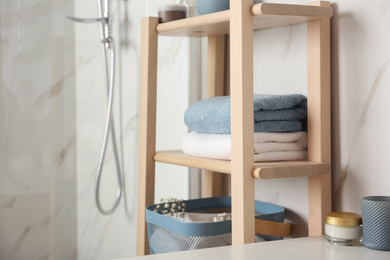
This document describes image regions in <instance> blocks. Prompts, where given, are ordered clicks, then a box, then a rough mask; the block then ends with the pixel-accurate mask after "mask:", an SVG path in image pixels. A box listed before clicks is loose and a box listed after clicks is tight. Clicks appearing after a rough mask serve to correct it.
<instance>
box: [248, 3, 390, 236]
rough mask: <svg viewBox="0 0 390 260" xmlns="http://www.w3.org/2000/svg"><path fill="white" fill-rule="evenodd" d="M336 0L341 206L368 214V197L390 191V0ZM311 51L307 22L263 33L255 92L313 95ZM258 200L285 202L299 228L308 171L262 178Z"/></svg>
mask: <svg viewBox="0 0 390 260" xmlns="http://www.w3.org/2000/svg"><path fill="white" fill-rule="evenodd" d="M267 2H270V1H267ZM272 2H274V1H272ZM278 2H283V3H297V4H298V3H300V4H306V1H300V0H294V1H292V0H291V1H289V0H284V1H283V0H281V1H278ZM331 4H332V7H333V8H334V12H335V13H334V16H333V18H332V24H331V29H332V32H331V34H332V35H331V37H332V39H331V48H332V70H331V72H332V164H333V165H332V178H333V180H332V192H333V209H334V210H343V211H351V212H356V213H360V212H361V207H360V198H361V197H363V196H367V195H390V193H389V188H388V185H387V184H388V183H389V182H390V174H389V172H388V167H387V166H386V163H387V159H386V157H387V156H388V155H389V154H390V137H389V134H388V133H389V131H390V121H389V120H387V114H388V111H390V104H389V102H388V101H387V96H389V94H390V89H389V88H388V87H387V86H388V85H389V84H390V71H389V61H390V49H389V46H390V36H389V34H388V33H387V31H388V29H387V27H388V26H387V25H388V24H389V23H390V2H389V1H386V0H375V1H371V2H370V3H368V2H366V1H362V0H358V1H356V0H336V1H331ZM306 57H307V55H306V26H305V25H295V26H289V27H283V28H277V29H268V30H264V31H260V32H256V33H255V35H254V61H255V68H254V70H255V73H254V75H255V78H254V84H255V93H275V94H276V93H292V92H296V93H303V94H305V93H306V76H307V72H306ZM256 198H257V199H259V200H265V201H270V202H273V203H277V204H280V205H283V206H285V207H286V208H287V209H288V210H289V217H290V218H291V219H292V220H293V221H294V222H296V223H298V225H296V226H302V227H303V226H304V224H305V223H306V222H307V207H306V205H307V179H306V178H305V177H303V178H294V179H285V180H266V181H256ZM305 233H306V232H305V230H304V229H302V230H301V231H299V232H295V234H294V235H295V236H301V235H305Z"/></svg>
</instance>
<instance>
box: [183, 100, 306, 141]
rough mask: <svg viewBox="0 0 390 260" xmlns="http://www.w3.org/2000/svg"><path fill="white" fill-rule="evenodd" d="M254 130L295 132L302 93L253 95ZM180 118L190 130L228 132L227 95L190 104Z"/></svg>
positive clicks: (301, 112) (302, 112)
mask: <svg viewBox="0 0 390 260" xmlns="http://www.w3.org/2000/svg"><path fill="white" fill-rule="evenodd" d="M253 99H254V100H253V101H254V103H253V109H254V131H255V132H296V131H301V130H302V122H301V121H300V120H303V119H305V117H306V114H307V112H306V111H307V100H306V97H305V96H303V95H300V94H291V95H254V98H253ZM184 122H185V124H186V125H187V126H188V128H190V129H191V130H193V131H198V132H203V133H211V134H230V97H229V96H223V97H213V98H208V99H204V100H200V101H198V102H196V103H194V104H192V105H191V106H190V107H189V108H188V109H187V111H186V112H185V115H184Z"/></svg>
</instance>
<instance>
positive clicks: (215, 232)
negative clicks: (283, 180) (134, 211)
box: [146, 197, 285, 254]
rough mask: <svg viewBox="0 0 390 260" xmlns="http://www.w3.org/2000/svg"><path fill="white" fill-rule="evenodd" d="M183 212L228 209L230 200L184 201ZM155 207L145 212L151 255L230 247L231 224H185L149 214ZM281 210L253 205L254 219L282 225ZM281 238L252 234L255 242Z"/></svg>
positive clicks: (228, 198)
mask: <svg viewBox="0 0 390 260" xmlns="http://www.w3.org/2000/svg"><path fill="white" fill-rule="evenodd" d="M184 202H185V203H186V204H187V211H189V212H191V211H199V210H207V209H215V208H231V198H230V197H216V198H206V199H195V200H187V201H184ZM157 205H158V204H155V205H151V206H149V207H148V208H147V209H146V222H147V226H148V237H149V248H150V253H151V254H157V253H168V252H176V251H185V250H194V249H200V248H210V247H217V246H227V245H231V232H232V231H231V221H230V220H228V221H221V222H206V223H186V222H181V221H178V220H175V219H173V218H170V217H167V216H164V215H162V214H159V213H155V212H153V210H154V209H155V208H156V206H157ZM284 211H285V210H284V208H283V207H280V206H277V205H272V204H269V203H265V202H260V201H255V212H256V213H258V214H259V215H258V216H256V217H255V218H257V219H263V220H269V221H275V222H281V223H282V222H284ZM280 239H282V238H281V237H273V236H265V235H261V234H256V241H257V242H260V241H269V240H280Z"/></svg>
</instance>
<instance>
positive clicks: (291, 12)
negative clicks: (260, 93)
mask: <svg viewBox="0 0 390 260" xmlns="http://www.w3.org/2000/svg"><path fill="white" fill-rule="evenodd" d="M332 15H333V10H332V8H331V7H330V3H329V2H326V1H319V2H313V3H310V4H309V5H286V4H267V3H263V4H255V5H253V4H252V0H230V10H229V11H224V12H218V13H214V14H208V15H203V16H199V17H193V18H188V19H183V20H178V21H173V22H168V23H165V24H158V18H156V17H145V18H143V19H142V30H141V66H140V70H141V76H140V121H139V129H140V130H139V170H138V171H139V176H138V215H137V222H138V226H137V241H138V242H137V255H144V254H148V252H149V248H148V240H147V231H146V221H145V219H146V218H145V215H146V212H145V209H146V207H147V206H149V205H151V204H153V203H154V181H155V162H164V163H171V164H175V165H182V166H187V167H196V168H200V169H205V170H207V171H208V173H210V174H209V176H212V177H213V176H214V175H215V174H214V173H227V174H230V175H231V182H232V185H231V192H232V219H233V220H232V231H233V232H232V234H233V244H243V243H251V242H254V178H259V179H271V178H289V177H298V176H308V191H309V194H308V198H309V201H308V209H309V223H308V227H309V235H310V236H318V235H322V234H323V232H324V219H325V215H326V213H328V212H330V211H331V174H330V167H331V147H330V143H331V130H330V17H331V16H332ZM304 22H306V23H307V53H308V55H307V56H308V60H307V74H308V79H307V80H308V83H307V84H308V93H307V96H308V161H306V162H304V161H293V162H279V163H271V162H270V163H254V162H253V103H252V102H247V101H248V100H253V31H254V30H258V29H263V28H273V27H279V26H285V25H291V24H297V23H304ZM225 34H230V41H231V42H230V64H231V68H230V81H231V84H230V85H231V111H232V113H231V122H232V133H231V135H232V160H231V162H227V161H222V160H212V159H205V158H197V157H193V156H187V155H184V154H183V153H182V152H180V151H179V152H178V151H168V152H156V150H155V142H156V139H155V138H156V102H157V100H156V93H157V47H158V36H187V37H204V36H207V37H208V38H209V46H208V47H209V48H210V50H211V51H209V52H208V62H207V63H208V76H207V82H208V83H207V84H208V86H207V88H208V96H215V95H218V93H220V92H221V86H223V77H224V75H223V70H221V68H220V67H219V66H221V65H219V66H218V64H221V63H222V64H223V63H224V61H223V55H222V54H221V51H220V49H221V48H224V41H223V40H222V38H221V37H223V35H225ZM214 181H215V179H213V178H210V179H209V180H208V182H214ZM233 184H234V185H233ZM208 186H209V187H210V189H211V191H210V192H211V193H212V192H213V191H212V189H213V188H212V187H214V186H215V185H208Z"/></svg>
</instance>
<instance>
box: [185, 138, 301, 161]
mask: <svg viewBox="0 0 390 260" xmlns="http://www.w3.org/2000/svg"><path fill="white" fill-rule="evenodd" d="M306 147H307V134H306V132H303V131H301V132H292V133H265V132H257V133H254V148H253V151H254V154H255V162H262V161H286V160H305V159H306V157H307V152H306V151H305V149H306ZM182 149H183V152H184V153H185V154H188V155H193V156H199V157H206V158H213V159H222V160H231V135H230V134H207V133H199V132H191V133H189V134H188V135H187V136H186V137H185V138H184V140H183V143H182Z"/></svg>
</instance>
